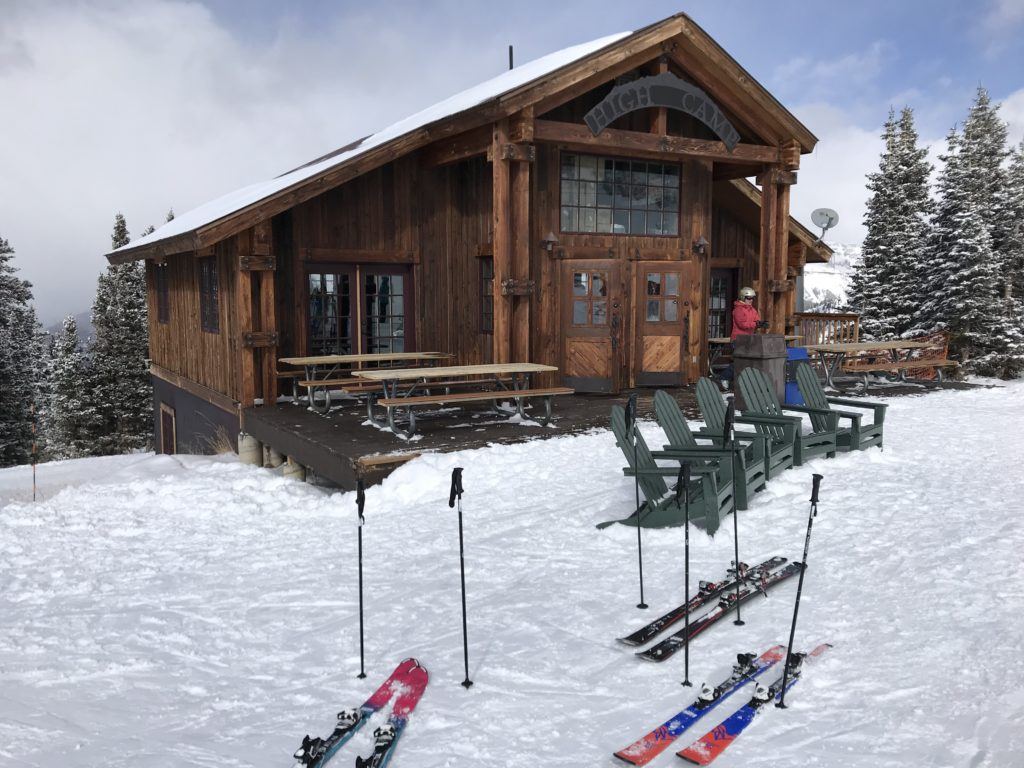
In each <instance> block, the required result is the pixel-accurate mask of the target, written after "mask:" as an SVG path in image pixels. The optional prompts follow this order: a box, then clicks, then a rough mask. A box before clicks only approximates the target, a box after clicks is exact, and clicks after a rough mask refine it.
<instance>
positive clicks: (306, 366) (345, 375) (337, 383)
mask: <svg viewBox="0 0 1024 768" xmlns="http://www.w3.org/2000/svg"><path fill="white" fill-rule="evenodd" d="M451 357H452V355H450V354H448V353H447V352H379V353H369V354H361V355H312V356H309V357H281V358H278V362H279V363H284V364H285V365H291V366H295V367H300V368H302V369H303V370H304V371H305V376H306V378H305V379H303V380H301V381H299V382H298V385H299V386H301V387H306V389H307V390H308V392H309V407H310V408H312V409H313V410H315V411H316V410H321V409H318V408H317V406H316V393H317V391H318V390H319V391H323V393H324V407H323V409H322V410H321V412H322V413H327V412H328V411H329V410H330V408H331V394H330V393H331V389H345V388H349V389H350V390H352V391H354V392H358V391H359V389H360V388H361V386H362V385H363V384H364V382H362V381H361V380H360V379H356V378H354V377H353V374H354V373H355V371H356V370H360V369H361V367H362V366H365V365H371V364H372V365H378V366H379V365H381V364H382V363H384V364H387V363H406V364H408V363H417V362H419V363H424V364H426V365H433V364H436V363H437V362H439V361H441V360H447V359H450V358H451ZM372 370H378V369H377V368H374V369H372Z"/></svg>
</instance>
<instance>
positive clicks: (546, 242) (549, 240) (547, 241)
mask: <svg viewBox="0 0 1024 768" xmlns="http://www.w3.org/2000/svg"><path fill="white" fill-rule="evenodd" d="M556 245H558V238H557V237H555V233H554V232H548V236H547V237H545V238H544V239H543V240H541V241H540V247H541V248H543V249H544V250H545V251H547V252H548V253H551V251H553V250H555V246H556Z"/></svg>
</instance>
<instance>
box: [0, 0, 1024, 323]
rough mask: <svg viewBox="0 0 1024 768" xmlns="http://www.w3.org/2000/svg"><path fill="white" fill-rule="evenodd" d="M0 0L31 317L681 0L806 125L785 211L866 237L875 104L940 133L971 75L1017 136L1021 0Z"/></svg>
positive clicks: (953, 117) (5, 181) (9, 160)
mask: <svg viewBox="0 0 1024 768" xmlns="http://www.w3.org/2000/svg"><path fill="white" fill-rule="evenodd" d="M502 7H503V6H501V5H499V4H494V3H489V2H488V3H484V2H480V3H469V2H464V3H460V2H454V1H447V2H446V1H442V2H431V3H411V2H391V3H388V2H382V3H376V4H372V3H365V2H359V3H356V2H347V1H342V0H338V1H336V2H327V1H326V0H310V1H308V2H302V1H301V0H296V2H292V3H281V2H279V0H249V1H247V2H240V1H239V2H229V1H228V0H204V1H201V2H184V1H181V0H132V1H131V2H115V1H114V0H111V1H110V2H102V1H97V2H45V1H39V0H0V236H2V237H4V238H6V239H7V240H9V241H10V243H11V245H12V246H13V247H14V248H15V249H16V251H17V257H16V259H15V264H16V265H17V266H18V267H19V268H20V270H21V274H22V276H24V277H25V278H27V279H29V280H31V281H32V283H33V284H34V292H35V297H36V304H37V308H38V312H39V315H40V317H41V319H42V320H43V321H44V322H46V323H51V322H54V321H57V320H59V319H60V318H61V317H62V316H63V315H65V314H68V313H73V312H80V311H82V310H85V309H87V308H88V307H89V304H90V302H91V300H92V295H93V292H94V290H95V279H96V276H97V275H98V274H99V272H100V271H101V270H102V269H103V268H104V266H105V261H104V260H103V259H102V254H103V253H104V252H105V251H106V250H107V249H108V246H109V242H110V240H109V236H110V230H111V227H112V223H113V218H114V214H115V213H116V212H118V211H121V212H123V213H124V215H125V216H126V218H127V220H128V226H129V229H130V230H131V232H132V234H133V235H138V234H139V233H141V232H142V230H143V229H144V228H145V227H146V226H147V225H149V224H159V223H161V222H162V221H163V219H164V215H165V214H166V212H167V210H168V209H169V208H171V207H172V206H173V208H174V209H175V210H176V211H178V212H183V211H186V210H188V209H190V208H192V207H195V206H197V205H199V204H201V203H203V202H205V201H207V200H210V199H212V198H215V197H219V196H220V195H221V194H223V193H225V192H229V191H231V190H233V189H235V188H237V187H240V186H243V185H246V184H248V183H251V182H253V181H258V180H260V179H264V178H267V177H270V176H273V175H276V174H277V173H280V172H281V171H284V170H287V169H289V168H292V167H294V166H295V165H298V164H300V163H302V162H304V161H306V160H309V159H311V158H313V157H317V156H319V155H321V154H323V153H324V152H325V151H328V150H330V149H333V148H335V147H338V146H341V145H342V144H345V143H347V142H348V141H350V140H351V139H353V138H357V137H359V136H363V135H365V134H367V133H371V132H373V131H375V130H378V129H380V128H383V127H385V126H387V125H389V124H390V123H392V122H394V121H396V120H397V119H399V118H402V117H405V116H407V115H409V114H412V113H413V112H416V111H418V110H419V109H421V108H423V107H426V106H429V105H430V104H432V103H434V102H435V101H439V100H440V99H442V98H444V97H446V96H449V95H451V94H453V93H455V92H457V91H459V90H461V89H463V88H466V87H468V86H470V85H473V84H475V83H477V82H479V81H481V80H484V79H487V78H489V77H491V76H493V75H496V74H498V73H500V72H501V71H502V70H503V69H504V68H505V67H506V66H507V46H508V45H509V44H513V45H514V46H515V52H516V60H517V61H518V62H525V61H527V60H529V59H532V58H535V57H537V56H541V55H543V54H545V53H549V52H551V51H554V50H557V49H559V48H563V47H566V46H568V45H572V44H575V43H579V42H584V41H587V40H591V39H594V38H597V37H601V36H603V35H606V34H610V33H613V32H619V31H625V30H632V29H637V28H639V27H642V26H644V25H646V24H649V23H651V22H653V21H657V20H658V19H661V18H664V17H665V16H668V15H671V14H672V13H675V12H678V11H684V12H686V13H688V14H689V15H690V16H691V17H692V18H693V19H694V20H695V21H696V22H697V23H698V24H700V25H701V26H702V27H704V28H705V29H706V30H707V31H708V32H709V33H710V34H711V35H712V36H713V37H714V38H715V39H716V40H718V41H719V43H721V44H722V46H723V47H724V48H725V49H726V50H728V51H729V52H730V53H731V54H732V55H733V56H734V57H735V58H736V59H737V60H738V61H739V62H740V64H742V65H743V66H744V67H745V68H746V69H747V70H748V71H749V72H750V73H751V74H753V75H754V76H755V77H756V78H757V79H758V80H759V81H760V82H761V83H762V84H763V85H765V86H766V87H767V88H768V89H769V90H770V91H771V92H772V93H774V94H775V95H776V96H777V97H778V98H779V100H780V101H782V102H783V103H784V104H785V105H786V106H787V107H788V108H789V109H790V110H791V111H792V112H793V113H794V114H795V115H796V116H797V117H798V118H800V119H801V120H802V121H803V122H804V123H805V124H806V125H807V126H808V127H810V128H811V130H812V131H814V132H815V133H816V134H817V136H818V137H819V139H820V143H819V144H818V148H817V149H816V151H815V153H814V154H813V155H812V156H809V157H805V158H804V159H803V166H802V170H801V174H800V183H799V184H798V185H797V187H796V189H795V191H794V202H793V212H794V214H795V215H797V216H798V217H799V218H801V219H802V220H804V221H805V222H806V221H808V220H809V213H810V211H811V210H812V209H814V208H817V207H821V206H828V207H831V208H835V209H836V210H838V211H839V213H840V216H841V218H842V221H841V223H840V225H839V227H838V228H837V232H836V236H835V239H837V240H839V241H841V242H848V243H856V242H859V241H860V239H861V238H862V237H863V228H862V226H861V217H862V215H863V208H864V174H865V173H866V172H868V171H870V170H872V169H873V168H874V167H876V166H877V158H878V151H879V140H878V133H879V130H880V126H881V124H882V122H883V121H884V119H885V116H886V113H887V111H888V109H889V107H890V106H893V107H896V108H897V109H898V108H900V107H902V106H904V105H910V106H912V107H913V108H914V109H915V112H916V115H917V119H918V125H919V128H920V132H921V135H922V138H923V140H924V141H925V142H926V143H928V144H934V145H936V148H938V147H939V146H941V141H942V139H943V137H944V136H945V134H946V132H947V131H948V130H949V129H950V127H952V126H953V125H954V124H955V123H957V122H958V121H962V119H963V116H964V114H965V112H966V110H967V107H968V106H969V104H970V102H971V99H972V97H973V94H974V91H975V89H976V88H977V87H978V85H984V86H985V87H987V88H988V89H989V90H990V92H991V93H992V96H993V98H994V99H995V100H997V101H1000V102H1002V104H1003V110H1002V115H1003V117H1004V119H1006V120H1007V121H1009V123H1010V126H1011V138H1013V139H1014V140H1015V141H1016V140H1020V138H1021V136H1022V135H1024V35H1022V32H1024V0H972V1H971V2H966V3H965V2H962V0H960V1H956V0H932V1H929V2H926V1H924V0H921V1H919V2H912V1H909V0H886V1H885V2H876V1H875V0H861V2H858V3H821V2H817V3H815V2H797V1H796V0H774V1H773V2H770V3H766V2H764V1H763V0H754V1H748V0H732V1H730V0H708V1H707V2H704V1H691V2H682V1H680V0H677V1H676V2H654V1H652V2H642V1H639V0H634V2H631V3H602V2H594V0H563V2H559V3H553V2H550V0H544V1H543V2H542V1H541V0H520V2H519V3H516V4H515V10H514V12H506V11H501V12H499V10H498V9H500V8H502Z"/></svg>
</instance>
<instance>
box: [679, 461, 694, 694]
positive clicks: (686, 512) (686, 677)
mask: <svg viewBox="0 0 1024 768" xmlns="http://www.w3.org/2000/svg"><path fill="white" fill-rule="evenodd" d="M680 493H681V494H683V526H684V527H685V529H686V533H685V534H684V541H685V544H684V546H683V549H684V552H685V555H684V561H683V562H684V565H683V573H684V576H683V581H684V582H685V586H684V590H685V592H686V596H685V598H684V601H685V602H684V603H683V604H684V605H685V606H686V614H685V616H684V617H683V618H684V621H685V628H684V630H683V631H684V633H685V637H686V646H685V647H684V648H683V685H685V686H687V687H689V686H692V685H693V683H691V682H690V462H688V461H684V462H683V463H682V464H681V465H680V466H679V481H678V482H677V483H676V504H677V505H678V504H679V494H680Z"/></svg>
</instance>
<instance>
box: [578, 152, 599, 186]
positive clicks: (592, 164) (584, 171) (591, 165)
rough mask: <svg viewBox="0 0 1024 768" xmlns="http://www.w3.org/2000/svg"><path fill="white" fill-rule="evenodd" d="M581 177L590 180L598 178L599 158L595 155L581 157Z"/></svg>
mask: <svg viewBox="0 0 1024 768" xmlns="http://www.w3.org/2000/svg"><path fill="white" fill-rule="evenodd" d="M580 178H581V179H586V180H588V181H593V180H596V179H597V158H596V157H594V156H593V155H582V156H581V157H580Z"/></svg>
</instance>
